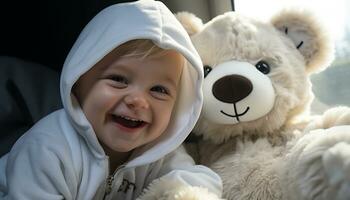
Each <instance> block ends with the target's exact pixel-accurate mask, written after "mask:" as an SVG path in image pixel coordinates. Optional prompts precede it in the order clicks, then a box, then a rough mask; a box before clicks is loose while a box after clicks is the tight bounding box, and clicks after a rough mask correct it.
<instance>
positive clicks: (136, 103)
mask: <svg viewBox="0 0 350 200" xmlns="http://www.w3.org/2000/svg"><path fill="white" fill-rule="evenodd" d="M124 101H125V103H126V104H127V105H128V106H130V107H132V108H134V109H148V108H149V103H148V101H147V99H146V97H145V94H143V93H141V92H135V93H132V94H129V95H127V96H126V97H125V99H124Z"/></svg>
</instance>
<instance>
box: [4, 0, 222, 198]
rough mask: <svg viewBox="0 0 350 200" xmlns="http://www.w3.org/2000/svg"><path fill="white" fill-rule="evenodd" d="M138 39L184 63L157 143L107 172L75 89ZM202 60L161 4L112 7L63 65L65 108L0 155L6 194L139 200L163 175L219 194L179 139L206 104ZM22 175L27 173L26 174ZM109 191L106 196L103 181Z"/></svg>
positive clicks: (144, 1)
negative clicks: (101, 62)
mask: <svg viewBox="0 0 350 200" xmlns="http://www.w3.org/2000/svg"><path fill="white" fill-rule="evenodd" d="M133 39H150V40H152V41H153V42H154V43H155V44H156V45H158V46H159V47H161V48H163V49H174V50H176V51H178V52H179V53H181V54H182V55H183V56H184V57H185V58H186V60H187V64H186V66H185V67H184V69H183V72H182V76H181V81H180V82H181V83H180V88H179V94H178V99H177V102H176V105H175V108H174V110H175V112H174V113H173V118H172V121H171V122H170V124H169V126H168V128H167V130H166V132H165V133H163V134H162V136H161V137H159V138H158V139H156V140H155V141H153V142H151V143H149V144H147V145H144V146H142V147H140V148H137V149H135V150H134V151H133V154H132V155H131V158H130V159H129V161H128V162H127V163H125V164H124V165H122V166H120V167H119V168H118V169H117V170H116V171H115V172H114V173H113V179H111V180H109V179H108V180H107V178H108V175H109V158H108V156H106V154H105V153H104V151H103V148H102V147H101V145H100V143H99V142H98V140H97V138H96V135H95V133H94V130H93V129H92V126H91V124H90V123H89V122H88V120H87V119H86V117H85V115H84V113H83V111H82V109H81V107H80V106H79V104H78V103H77V101H76V99H75V97H74V96H73V95H72V93H71V90H72V86H73V84H74V83H75V82H76V81H77V80H78V78H79V77H80V76H81V75H82V74H84V73H85V72H87V71H88V70H89V69H90V68H91V67H92V66H94V65H95V64H96V63H97V62H98V61H99V60H101V59H102V58H103V57H104V56H105V55H107V54H108V53H109V52H110V51H112V50H113V49H115V48H116V47H118V46H119V45H121V44H123V43H125V42H127V41H130V40H133ZM202 81H203V71H202V63H201V60H200V58H199V56H198V54H197V52H196V50H195V49H194V47H193V45H192V43H191V40H190V38H189V36H188V35H187V33H186V31H185V30H184V29H183V27H182V26H181V25H180V23H179V22H178V21H177V20H176V18H175V17H174V16H173V15H172V13H171V12H170V11H169V10H168V9H167V8H166V7H165V6H164V4H163V3H161V2H158V1H152V0H141V1H137V2H133V3H123V4H117V5H113V6H110V7H108V8H106V9H104V10H102V11H101V12H100V13H99V14H97V15H96V16H95V17H94V18H93V19H92V20H91V21H90V22H89V23H88V24H87V25H86V27H85V28H84V29H83V31H82V32H81V34H80V36H79V37H78V39H77V41H76V42H75V44H74V45H73V47H72V49H71V51H70V53H69V54H68V56H67V58H66V61H65V63H64V66H63V70H62V74H61V79H60V89H61V90H60V92H61V98H62V102H63V107H64V109H61V110H58V111H56V112H54V113H52V114H50V115H48V116H47V117H45V118H44V119H42V120H40V121H39V122H38V123H36V124H35V125H34V126H33V127H32V128H31V129H30V130H29V131H28V132H27V133H26V134H24V136H23V137H21V138H20V139H19V140H18V141H17V142H16V144H15V145H14V147H13V149H12V150H11V152H10V153H9V154H6V155H5V156H3V157H2V158H1V160H0V197H1V198H3V199H47V200H50V199H66V200H70V199H84V200H85V199H125V200H129V199H135V198H137V196H139V195H140V194H141V192H142V190H143V188H145V187H146V186H147V185H148V184H149V183H150V182H151V181H152V180H154V179H156V178H158V177H160V176H169V177H171V178H172V179H178V180H180V181H182V182H183V183H184V184H190V185H194V186H203V187H207V188H208V189H209V190H210V191H211V192H214V193H216V194H218V195H220V194H221V190H222V185H221V180H220V178H219V176H218V175H216V174H215V173H213V172H212V171H211V170H209V169H208V168H206V167H203V166H196V165H194V162H193V159H192V158H191V157H190V156H188V155H187V154H186V152H185V151H184V149H183V147H181V143H182V142H183V141H184V140H185V138H186V137H187V136H188V134H189V133H190V131H191V130H192V129H193V127H194V125H195V123H196V121H197V119H198V117H199V114H200V110H201V106H202V101H203V97H202V92H201V84H202ZM23 177H25V178H23ZM107 184H108V187H109V186H110V187H111V189H112V191H111V192H110V193H106V186H107Z"/></svg>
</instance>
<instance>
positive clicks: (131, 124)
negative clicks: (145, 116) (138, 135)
mask: <svg viewBox="0 0 350 200" xmlns="http://www.w3.org/2000/svg"><path fill="white" fill-rule="evenodd" d="M112 118H113V120H114V121H115V122H116V123H118V124H120V125H122V126H124V127H127V128H140V127H143V126H145V125H146V124H147V123H146V122H144V121H142V120H138V119H132V118H129V117H126V116H120V115H112Z"/></svg>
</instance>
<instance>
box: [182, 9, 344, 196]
mask: <svg viewBox="0 0 350 200" xmlns="http://www.w3.org/2000/svg"><path fill="white" fill-rule="evenodd" d="M178 19H179V21H180V22H181V23H182V24H184V27H185V28H186V29H187V30H188V33H189V34H190V36H191V39H192V41H193V44H194V45H195V47H196V49H197V50H198V52H199V54H200V56H201V58H202V60H203V64H204V66H205V67H204V70H205V71H210V70H211V71H210V72H209V73H208V74H207V76H206V78H205V83H204V86H203V91H204V96H205V98H204V99H205V102H204V107H203V112H202V114H201V117H200V119H199V121H198V123H197V125H196V127H195V129H194V130H193V134H196V135H199V136H202V139H201V140H200V141H198V143H197V144H195V145H196V146H195V147H193V146H190V147H192V148H189V149H192V150H190V152H192V154H193V156H194V157H196V158H197V161H198V163H200V164H203V165H206V166H209V167H210V168H212V169H213V170H214V171H216V172H217V173H218V174H219V175H220V176H221V177H222V180H223V183H224V197H225V198H227V199H234V200H240V199H247V200H248V199H249V200H254V199H260V200H267V199H283V200H286V199H288V200H289V199H295V200H302V199H307V200H310V199H338V200H346V199H350V126H349V125H350V108H348V107H337V108H332V109H330V110H328V111H327V112H325V113H324V114H323V115H321V116H310V115H309V113H308V109H309V104H310V101H311V100H312V98H313V94H312V91H311V82H310V75H311V74H312V73H315V72H319V71H321V70H323V69H325V68H326V67H328V66H329V65H330V63H331V61H332V59H333V43H332V41H331V40H330V37H329V35H327V31H326V30H325V29H324V28H323V27H322V24H321V23H320V22H318V21H317V19H316V18H315V17H314V16H313V15H312V14H311V13H309V12H307V11H304V10H284V11H282V12H280V13H279V14H277V15H276V16H274V17H273V18H272V19H271V21H270V22H261V21H259V20H256V19H252V18H250V17H245V16H243V15H241V14H239V13H235V12H228V13H225V14H222V15H219V16H217V17H215V18H214V19H212V20H211V21H209V22H208V23H206V24H202V23H201V20H200V19H199V18H197V17H196V16H194V15H193V14H190V13H179V14H178ZM266 66H268V67H267V68H268V69H267V68H266ZM206 81H207V82H206ZM224 113H225V114H224ZM199 199H209V198H199Z"/></svg>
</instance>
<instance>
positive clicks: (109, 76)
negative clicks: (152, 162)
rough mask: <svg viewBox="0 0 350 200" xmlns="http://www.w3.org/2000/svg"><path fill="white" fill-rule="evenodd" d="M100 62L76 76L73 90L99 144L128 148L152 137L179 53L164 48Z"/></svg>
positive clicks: (164, 112) (169, 101)
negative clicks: (152, 53) (162, 52)
mask: <svg viewBox="0 0 350 200" xmlns="http://www.w3.org/2000/svg"><path fill="white" fill-rule="evenodd" d="M104 59H107V60H108V59H110V58H108V56H107V57H105V58H104ZM101 63H105V64H97V65H96V66H95V67H93V68H92V69H91V70H89V71H88V72H86V73H85V74H84V75H83V76H82V77H81V78H80V79H79V80H78V82H77V84H76V88H75V91H74V92H75V95H76V96H77V98H78V100H79V102H80V104H81V106H82V109H83V111H84V113H85V115H86V117H87V119H88V120H89V122H90V123H91V125H92V127H93V129H94V130H95V133H96V136H97V138H98V139H99V141H100V142H101V143H102V146H104V147H107V148H109V150H112V151H115V152H128V151H131V150H132V149H134V148H136V147H139V146H141V145H144V144H146V143H149V142H151V141H153V140H155V139H156V138H158V137H159V136H160V135H161V134H162V133H163V132H164V130H165V129H166V128H167V126H168V124H169V120H170V117H171V113H172V110H173V107H174V104H175V100H176V97H177V92H178V87H179V82H180V77H181V73H182V68H183V57H182V56H181V55H180V54H178V53H176V52H174V51H168V52H167V54H166V55H162V56H156V57H155V56H151V57H148V58H143V59H142V58H136V57H124V58H123V57H122V58H118V59H117V60H114V61H111V62H108V61H107V62H101ZM106 63H107V64H106ZM104 65H106V67H104Z"/></svg>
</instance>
